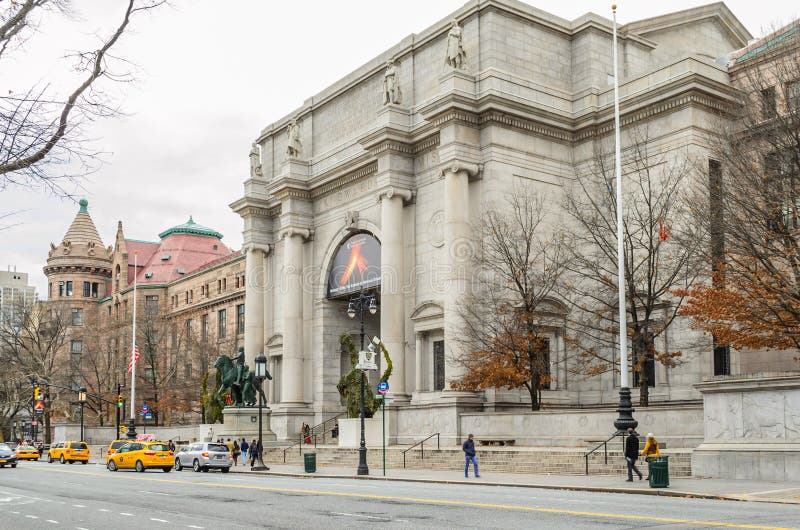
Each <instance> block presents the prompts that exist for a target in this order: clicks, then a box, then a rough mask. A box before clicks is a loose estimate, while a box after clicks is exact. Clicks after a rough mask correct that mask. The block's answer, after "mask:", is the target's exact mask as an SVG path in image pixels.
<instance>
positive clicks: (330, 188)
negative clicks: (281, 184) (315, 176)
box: [311, 161, 378, 199]
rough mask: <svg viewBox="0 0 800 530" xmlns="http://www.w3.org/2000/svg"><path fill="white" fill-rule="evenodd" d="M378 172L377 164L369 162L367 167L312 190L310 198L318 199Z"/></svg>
mask: <svg viewBox="0 0 800 530" xmlns="http://www.w3.org/2000/svg"><path fill="white" fill-rule="evenodd" d="M377 171H378V163H377V162H376V161H371V162H369V163H368V164H367V165H364V166H361V167H360V168H358V169H356V170H354V171H351V172H350V173H346V174H344V175H342V176H340V177H337V178H335V179H334V180H331V181H329V182H326V183H324V184H322V185H320V186H318V187H316V188H314V189H312V190H311V198H312V199H318V198H320V197H323V196H325V195H328V194H329V193H333V192H335V191H337V190H338V189H340V188H343V187H345V186H348V185H350V184H352V183H354V182H358V181H359V180H361V179H364V178H366V177H370V176H373V175H375V173H376V172H377Z"/></svg>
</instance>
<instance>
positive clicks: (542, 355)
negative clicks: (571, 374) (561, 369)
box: [536, 337, 551, 390]
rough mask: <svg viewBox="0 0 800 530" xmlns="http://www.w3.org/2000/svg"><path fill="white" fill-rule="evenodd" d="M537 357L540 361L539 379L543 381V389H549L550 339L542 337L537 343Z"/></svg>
mask: <svg viewBox="0 0 800 530" xmlns="http://www.w3.org/2000/svg"><path fill="white" fill-rule="evenodd" d="M536 349H537V352H536V359H537V360H538V361H539V362H538V364H539V366H538V369H539V380H540V381H541V382H542V389H543V390H548V389H550V388H551V386H550V339H548V338H544V337H540V338H539V343H538V344H537V345H536Z"/></svg>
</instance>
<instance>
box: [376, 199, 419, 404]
mask: <svg viewBox="0 0 800 530" xmlns="http://www.w3.org/2000/svg"><path fill="white" fill-rule="evenodd" d="M378 197H379V199H380V201H381V233H382V235H383V239H382V240H381V307H380V320H381V335H380V337H381V341H383V343H384V345H385V346H386V349H387V350H388V351H389V355H390V356H391V358H392V365H393V367H394V369H393V371H392V375H391V377H390V378H389V388H390V389H391V391H392V394H394V396H395V398H399V399H403V398H404V397H407V395H408V394H407V392H406V360H405V354H406V348H405V311H404V300H403V292H402V288H403V284H404V282H405V274H404V267H403V260H404V256H403V201H404V200H406V201H407V200H410V199H411V192H410V191H409V190H406V189H402V188H395V187H389V188H386V189H385V190H382V191H381V192H380V193H379V194H378Z"/></svg>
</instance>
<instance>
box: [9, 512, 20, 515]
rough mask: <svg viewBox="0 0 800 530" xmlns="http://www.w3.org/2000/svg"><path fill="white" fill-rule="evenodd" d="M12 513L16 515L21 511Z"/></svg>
mask: <svg viewBox="0 0 800 530" xmlns="http://www.w3.org/2000/svg"><path fill="white" fill-rule="evenodd" d="M11 513H13V514H14V515H19V512H11Z"/></svg>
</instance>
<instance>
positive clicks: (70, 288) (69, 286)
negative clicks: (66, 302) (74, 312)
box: [67, 281, 72, 296]
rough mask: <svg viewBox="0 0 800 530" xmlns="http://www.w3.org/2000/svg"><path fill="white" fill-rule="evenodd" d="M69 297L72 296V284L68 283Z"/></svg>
mask: <svg viewBox="0 0 800 530" xmlns="http://www.w3.org/2000/svg"><path fill="white" fill-rule="evenodd" d="M67 296H72V282H71V281H67Z"/></svg>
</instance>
